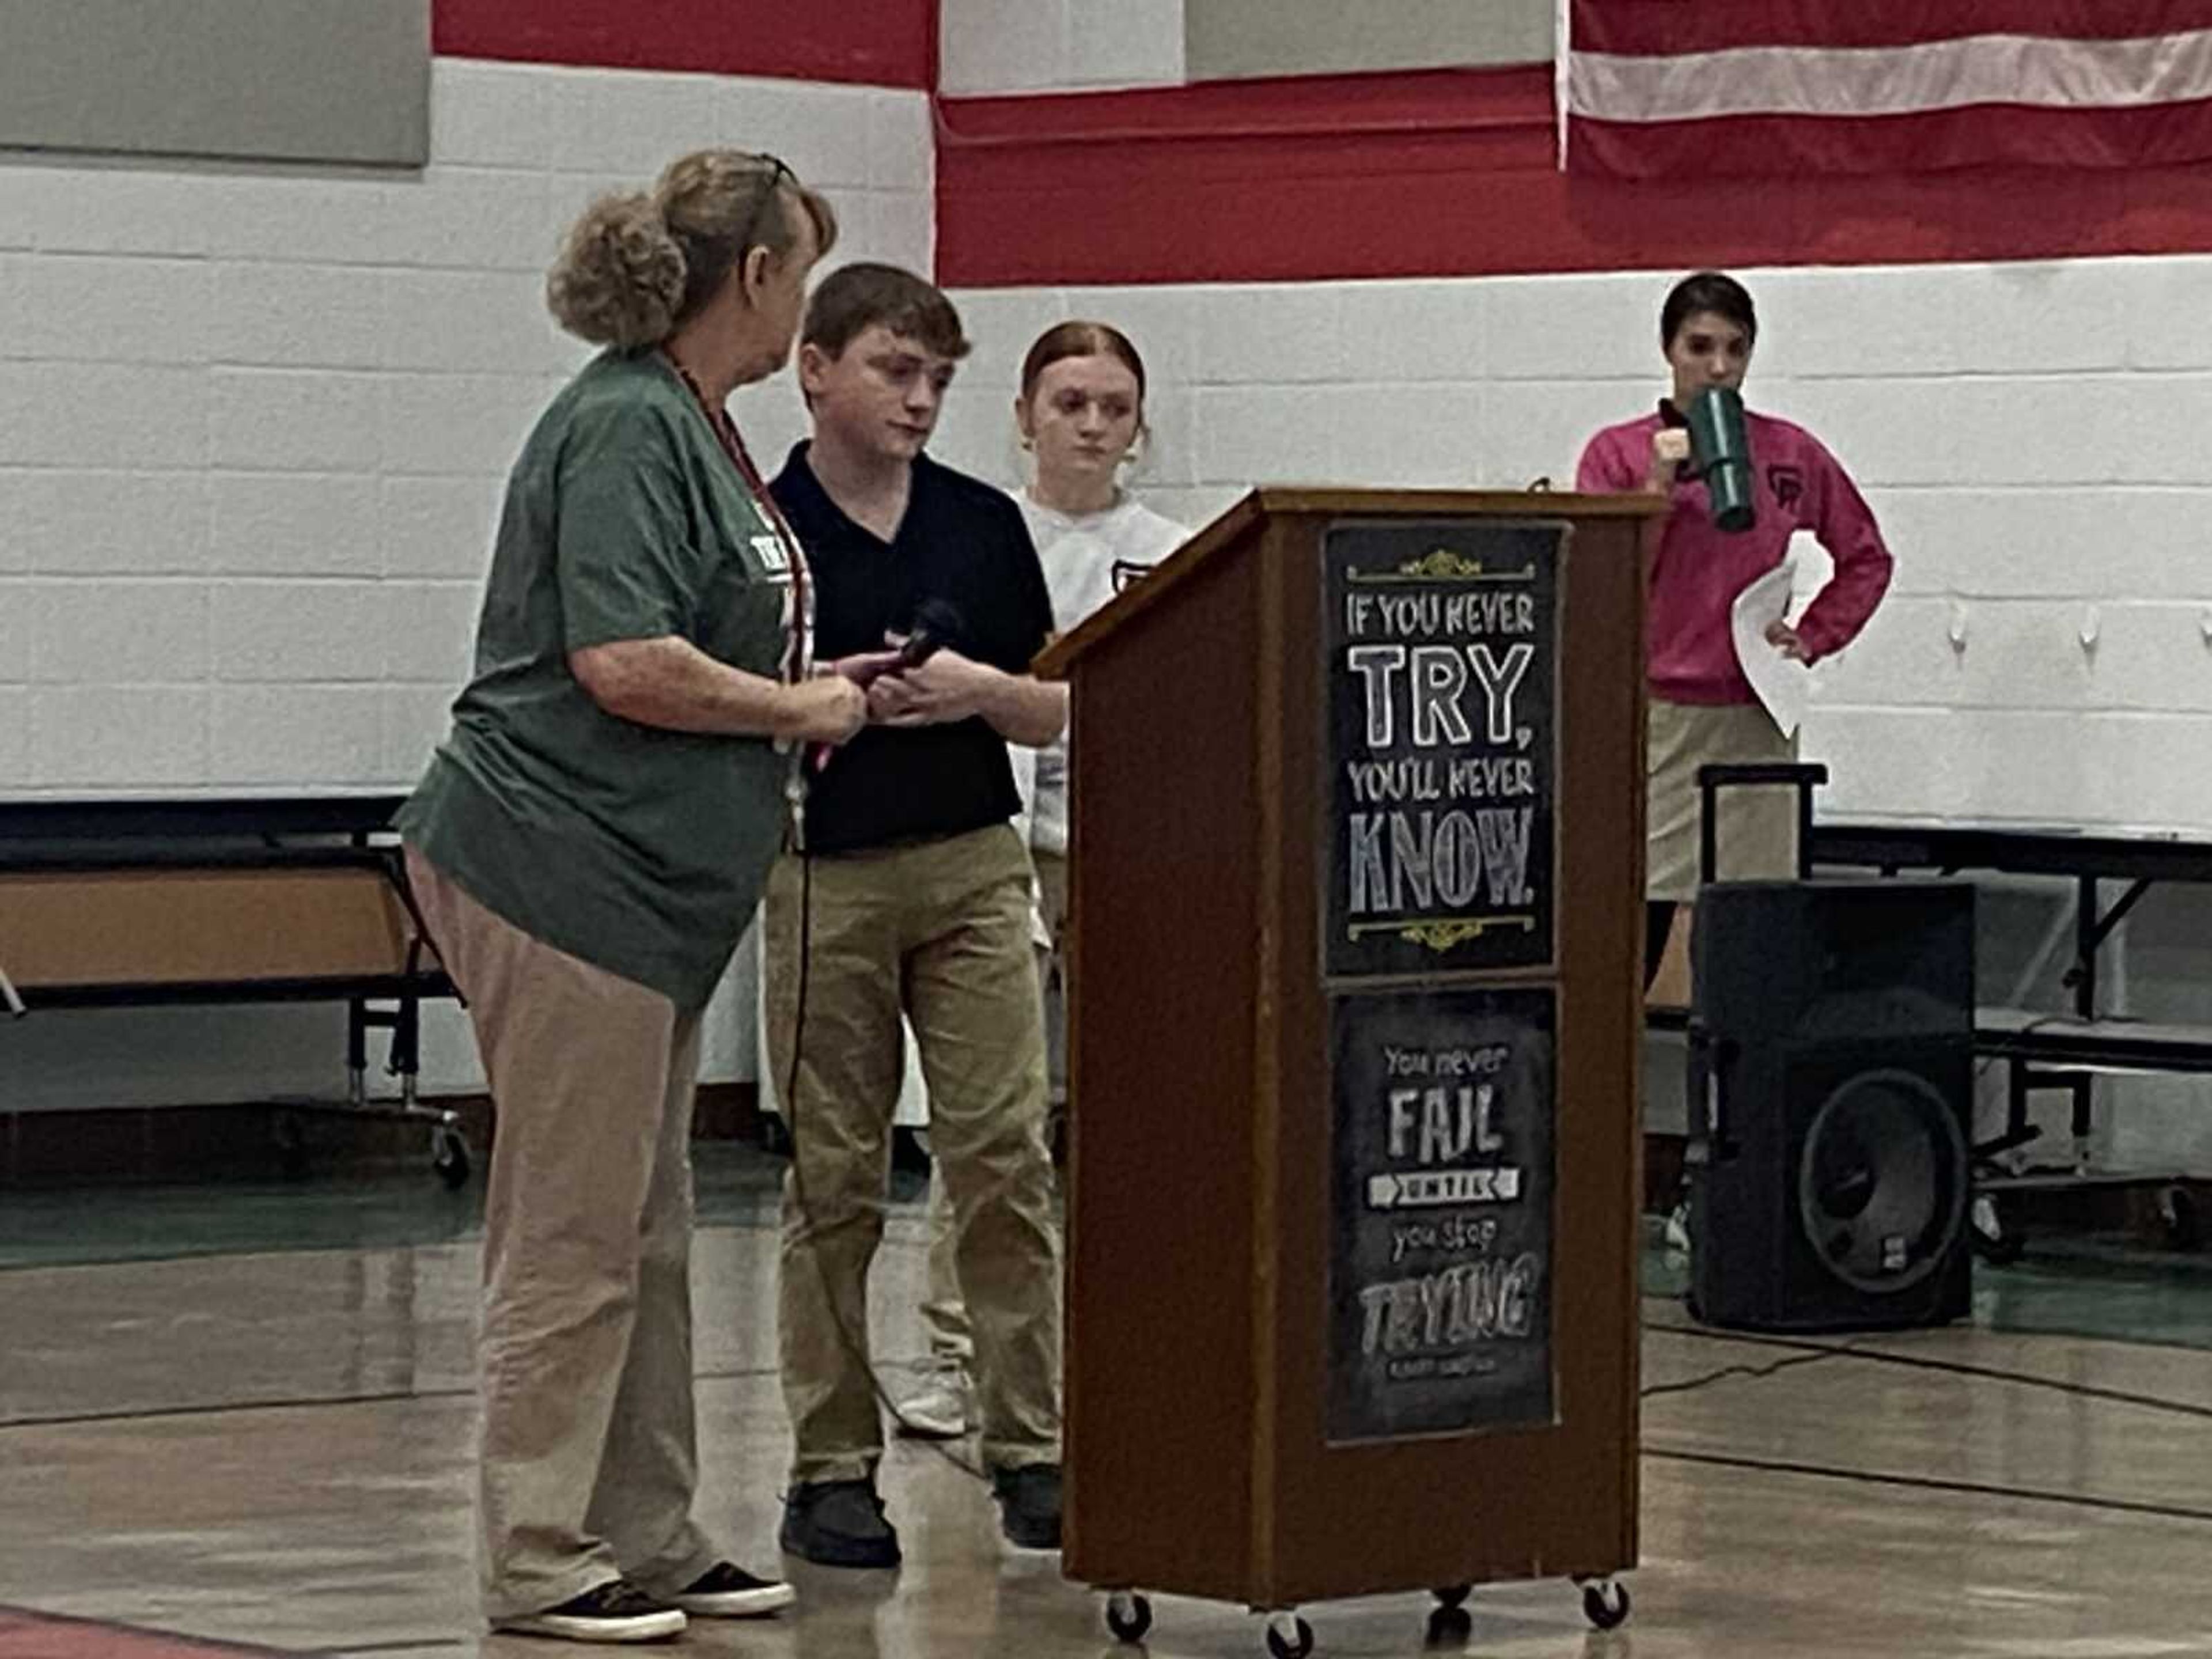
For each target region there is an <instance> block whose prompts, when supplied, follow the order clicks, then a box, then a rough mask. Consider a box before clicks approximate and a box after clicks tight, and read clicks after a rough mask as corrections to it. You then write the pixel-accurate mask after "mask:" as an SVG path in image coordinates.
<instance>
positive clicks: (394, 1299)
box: [0, 1219, 2212, 1659]
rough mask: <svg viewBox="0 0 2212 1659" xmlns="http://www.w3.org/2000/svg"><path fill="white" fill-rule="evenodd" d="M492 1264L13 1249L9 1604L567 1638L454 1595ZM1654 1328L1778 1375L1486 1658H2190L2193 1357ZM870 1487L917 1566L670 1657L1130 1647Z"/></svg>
mask: <svg viewBox="0 0 2212 1659" xmlns="http://www.w3.org/2000/svg"><path fill="white" fill-rule="evenodd" d="M698 1255H699V1259H698V1273H697V1287H698V1303H699V1308H700V1323H701V1340H700V1344H699V1352H700V1365H701V1368H702V1376H701V1380H700V1383H699V1399H700V1405H701V1415H702V1439H703V1446H704V1452H705V1462H706V1467H707V1470H708V1478H707V1486H706V1492H705V1495H704V1514H705V1515H706V1516H708V1517H709V1518H710V1520H711V1522H713V1523H714V1524H715V1525H718V1526H720V1528H723V1530H724V1532H725V1534H726V1538H727V1540H728V1541H729V1542H730V1543H731V1544H732V1546H733V1547H735V1548H736V1550H737V1551H738V1553H739V1554H740V1555H741V1557H743V1558H744V1559H750V1560H752V1561H754V1562H756V1563H764V1562H768V1561H769V1560H771V1559H772V1554H771V1552H772V1549H773V1540H774V1534H775V1516H776V1510H777V1503H778V1492H779V1487H780V1485H781V1478H782V1471H783V1462H784V1457H785V1455H786V1450H787V1440H786V1434H785V1427H784V1421H783V1415H782V1408H781V1401H780V1400H779V1397H778V1395H777V1392H776V1388H775V1378H774V1376H773V1375H772V1374H771V1373H769V1371H767V1370H763V1366H765V1365H766V1364H768V1363H769V1361H770V1359H771V1357H772V1355H773V1353H774V1347H773V1344H772V1341H771V1328H772V1318H773V1313H772V1304H771V1302H770V1298H769V1288H770V1285H771V1282H772V1280H771V1274H772V1270H773V1267H772V1243H771V1237H770V1235H769V1233H768V1232H767V1231H765V1230H764V1229H763V1227H761V1226H759V1225H756V1224H741V1225H722V1226H718V1227H714V1228H711V1229H709V1230H708V1231H706V1232H704V1233H703V1234H702V1237H701V1243H700V1249H699V1253H698ZM919 1266H920V1258H919V1246H918V1243H917V1241H916V1238H915V1232H914V1228H913V1224H912V1222H911V1221H910V1220H904V1219H902V1222H901V1223H900V1224H899V1225H898V1227H897V1229H896V1233H895V1238H894V1242H893V1244H892V1245H891V1247H890V1249H889V1250H888V1251H887V1254H886V1257H885V1261H884V1269H883V1273H882V1276H881V1278H880V1279H879V1289H878V1310H879V1312H878V1322H879V1326H880V1329H879V1333H878V1352H880V1353H882V1354H884V1355H886V1356H888V1357H890V1358H893V1359H900V1358H904V1359H908V1360H910V1359H911V1358H912V1357H913V1356H915V1354H916V1353H917V1352H918V1351H919V1346H920V1342H919V1337H918V1335H917V1333H916V1330H915V1324H914V1321H913V1319H912V1316H911V1314H910V1312H909V1311H908V1310H910V1308H911V1306H912V1302H913V1297H914V1292H915V1288H916V1285H917V1282H918V1279H919ZM476 1275H477V1252H476V1248H475V1246H474V1244H473V1243H470V1242H466V1241H464V1242H459V1243H453V1242H447V1243H435V1244H428V1245H422V1246H418V1247H398V1248H379V1249H313V1250H309V1249H301V1250H284V1251H270V1252H263V1253H258V1254H244V1255H207V1256H199V1257H195V1258H187V1259H180V1260H169V1261H137V1262H123V1263H118V1264H112V1265H89V1266H76V1267H18V1268H15V1269H13V1270H10V1271H6V1272H0V1605H8V1604H12V1605H15V1606H19V1607H32V1608H37V1609H42V1610H45V1611H46V1612H50V1613H64V1614H71V1615H76V1616H79V1617H82V1618H89V1619H95V1620H116V1621H121V1622H126V1623H130V1624H133V1625H138V1626H152V1627H155V1628H159V1629H163V1630H168V1631H176V1632H188V1633H191V1634H193V1635H197V1636H202V1637H208V1638H222V1639H226V1640H230V1641H236V1642H246V1643H254V1644H265V1645H266V1646H269V1647H272V1648H276V1649H279V1650H290V1651H320V1652H328V1653H362V1654H376V1655H380V1656H399V1659H407V1656H417V1655H419V1656H421V1659H455V1656H461V1655H470V1654H482V1655H485V1656H493V1655H497V1656H513V1659H526V1656H532V1655H538V1656H544V1655H549V1654H552V1653H556V1652H561V1651H576V1650H572V1649H564V1648H562V1647H559V1646H549V1645H548V1644H543V1643H535V1642H528V1641H522V1640H518V1639H515V1638H491V1637H489V1636H485V1635H483V1633H482V1632H481V1628H480V1626H479V1625H478V1623H477V1618H476V1613H475V1606H474V1599H473V1579H472V1569H471V1559H470V1539H471V1528H470V1516H469V1502H470V1492H471V1486H470V1474H469V1464H468V1456H469V1444H470V1439H471V1417H472V1402H471V1397H470V1394H469V1377H470V1363H471V1358H470V1320H471V1309H472V1306H473V1303H474V1294H475V1281H476ZM1646 1316H1647V1320H1648V1321H1649V1322H1650V1323H1651V1324H1652V1325H1653V1326H1654V1327H1655V1328H1653V1329H1652V1330H1651V1331H1650V1334H1648V1335H1647V1337H1646V1340H1645V1344H1644V1356H1645V1368H1646V1374H1645V1382H1646V1384H1647V1386H1651V1385H1658V1386H1661V1387H1663V1386H1664V1385H1667V1384H1670V1383H1680V1382H1683V1381H1686V1380H1689V1379H1694V1378H1697V1377H1699V1376H1705V1375H1708V1374H1710V1373H1712V1372H1714V1371H1717V1370H1722V1369H1723V1368H1725V1367H1729V1366H1735V1365H1742V1366H1747V1367H1760V1366H1766V1365H1771V1364H1774V1363H1775V1362H1777V1361H1778V1360H1794V1361H1796V1362H1799V1363H1793V1364H1791V1365H1790V1367H1789V1368H1788V1369H1785V1370H1780V1371H1778V1372H1777V1373H1775V1374H1773V1375H1771V1376H1765V1377H1750V1376H1728V1377H1725V1378H1723V1379H1722V1380H1719V1381H1717V1382H1713V1383H1711V1384H1709V1385H1708V1386H1705V1387H1703V1388H1699V1389H1695V1390H1693V1391H1690V1392H1685V1393H1660V1394H1656V1395H1653V1396H1652V1397H1650V1399H1649V1400H1648V1401H1647V1403H1646V1411H1645V1419H1644V1429H1645V1439H1646V1451H1647V1461H1646V1462H1645V1465H1644V1561H1643V1565H1642V1567H1641V1570H1640V1571H1638V1572H1637V1573H1636V1574H1635V1575H1634V1576H1633V1577H1632V1578H1631V1579H1630V1580H1629V1581H1628V1583H1630V1586H1631V1588H1632V1592H1633V1595H1634V1597H1635V1612H1634V1615H1633V1617H1632V1620H1631V1622H1630V1623H1629V1625H1628V1626H1627V1627H1626V1629H1624V1630H1622V1631H1620V1632H1616V1633H1613V1634H1612V1635H1598V1634H1596V1633H1594V1632H1591V1631H1590V1630H1589V1627H1588V1626H1586V1625H1585V1624H1584V1622H1583V1617H1582V1613H1581V1607H1580V1601H1579V1598H1578V1597H1577V1595H1576V1594H1575V1593H1574V1592H1573V1591H1572V1589H1571V1588H1570V1587H1568V1586H1566V1585H1565V1584H1557V1583H1552V1584H1531V1585H1520V1586H1513V1587H1510V1588H1503V1589H1486V1590H1485V1591H1482V1592H1480V1594H1479V1595H1478V1596H1477V1597H1476V1600H1475V1602H1474V1614H1475V1619H1474V1636H1473V1638H1472V1640H1471V1642H1470V1644H1469V1647H1470V1650H1472V1651H1475V1652H1479V1653H1482V1654H1487V1655H1496V1656H1500V1659H1506V1656H1515V1659H1521V1656H1525V1659H1540V1656H1541V1659H1565V1656H1571V1655H1605V1656H1623V1659H1626V1656H1630V1655H1635V1656H1640V1659H1670V1656H1684V1659H1688V1656H1695V1659H1736V1656H1743V1659H1751V1656H1757V1659H1776V1656H1781V1655H1788V1656H1790V1659H1843V1656H1861V1655H1864V1656H1875V1655H1880V1656H1884V1659H1889V1656H1906V1655H1909V1656H1914V1659H1936V1656H1943V1655H1958V1656H1974V1659H1996V1656H2015V1655H2016V1656H2021V1659H2129V1656H2137V1655H2141V1656H2153V1655H2158V1656H2166V1655H2184V1654H2190V1655H2212V1577H2208V1573H2207V1571H2206V1569H2207V1568H2208V1566H2212V1420H2208V1417H2212V1354H2207V1353H2205V1352H2199V1351H2195V1350H2189V1349H2179V1348H2160V1347H2155V1346H2136V1345H2131V1344H2128V1343H2124V1342H2116V1341H2111V1340H2079V1339H2073V1338H2066V1337H2058V1336H2051V1335H2012V1334H1997V1333H1993V1332H1990V1331H1987V1330H1979V1329H1971V1328H1961V1329H1959V1330H1955V1331H1949V1332H1942V1333H1932V1334H1913V1335H1907V1336H1893V1337H1885V1338H1880V1339H1873V1340H1865V1339H1863V1340H1861V1342H1860V1344H1859V1345H1858V1346H1859V1347H1860V1348H1861V1349H1862V1350H1863V1351H1865V1352H1866V1353H1870V1354H1879V1355H1885V1356H1893V1357H1899V1358H1904V1359H1905V1360H1910V1361H1915V1362H1935V1363H1934V1364H1897V1363H1890V1362H1888V1361H1886V1360H1882V1359H1877V1358H1869V1357H1865V1355H1864V1354H1858V1355H1851V1356H1825V1357H1824V1356H1809V1357H1808V1356H1807V1355H1805V1354H1804V1353H1803V1352H1802V1350H1800V1349H1793V1348H1790V1347H1784V1346H1766V1345H1759V1344H1750V1343H1743V1342H1738V1341H1723V1340H1712V1339H1711V1337H1709V1336H1707V1335H1705V1334H1699V1333H1691V1332H1685V1331H1681V1330H1677V1329H1671V1328H1668V1327H1679V1326H1680V1325H1682V1324H1683V1323H1684V1322H1683V1319H1682V1316H1681V1314H1680V1310H1679V1309H1678V1308H1677V1307H1675V1306H1674V1304H1671V1303H1668V1302H1665V1301H1662V1300H1656V1299H1655V1300H1653V1301H1650V1302H1648V1303H1647V1304H1646ZM1944 1366H1965V1367H1972V1368H1982V1369H1984V1370H1998V1371H2011V1372H2018V1373H2021V1374H2022V1375H2023V1376H2027V1377H2030V1378H2034V1379H2040V1380H2041V1383H2047V1384H2063V1385H2068V1386H2069V1387H2073V1388H2077V1389H2078V1388H2087V1389H2097V1390H2104V1391H2106V1392H2107V1393H2108V1394H2110V1395H2140V1396H2147V1397H2150V1400H2151V1401H2169V1402H2173V1403H2175V1404H2178V1405H2179V1406H2183V1407H2193V1408H2195V1409H2196V1410H2197V1412H2199V1413H2205V1414H2206V1415H2197V1416H2191V1415H2188V1414H2185V1413H2182V1412H2177V1411H2173V1410H2168V1409H2162V1408H2160V1407H2158V1406H2157V1405H2156V1404H2154V1403H2146V1402H2145V1401H2140V1400H2130V1399H2124V1398H2112V1397H2094V1396H2092V1395H2083V1394H2081V1393H2078V1392H2077V1393H2069V1392H2065V1391H2063V1390H2062V1389H2060V1388H2058V1387H2052V1386H2040V1385H2039V1384H2037V1383H2023V1382H2020V1381H2014V1380H2008V1379H2006V1378H2002V1377H1996V1376H1980V1375H1973V1374H1968V1373H1966V1372H1962V1371H1960V1370H1949V1369H1942V1368H1941V1367H1944ZM890 1381H891V1383H892V1385H893V1386H894V1387H895V1388H896V1387H897V1386H899V1385H900V1383H902V1381H903V1379H902V1377H900V1376H897V1375H896V1374H895V1373H894V1374H893V1375H892V1376H891V1377H890ZM1754 1465H1767V1466H1771V1467H1754ZM887 1488H888V1495H889V1497H890V1502H891V1504H892V1506H893V1512H894V1516H895V1518H896V1519H897V1520H898V1521H899V1522H900V1523H901V1524H902V1529H903V1531H904V1534H905V1537H906V1540H907V1544H908V1565H907V1567H906V1570H905V1571H904V1572H903V1573H902V1575H900V1576H898V1577H890V1576H887V1575H849V1574H848V1575H836V1574H823V1573H820V1572H802V1574H801V1575H800V1580H799V1582H800V1584H801V1590H802V1596H803V1600H802V1602H801V1605H800V1607H799V1610H798V1611H797V1612H796V1613H795V1614H793V1615H792V1616H788V1617H787V1618H786V1619H784V1620H781V1621H778V1622H776V1623H774V1624H771V1625H765V1626H763V1625H748V1626H708V1625H695V1626H694V1634H693V1635H691V1636H690V1638H687V1640H686V1643H685V1644H684V1650H687V1651H696V1652H701V1653H731V1654H747V1655H756V1656H761V1659H878V1656H881V1659H956V1656H957V1659H1062V1656H1074V1655H1082V1656H1085V1659H1097V1656H1103V1655H1104V1654H1106V1653H1109V1652H1110V1651H1113V1650H1114V1649H1113V1646H1112V1644H1111V1642H1110V1640H1109V1638H1108V1637H1107V1636H1106V1634H1105V1632H1103V1629H1102V1628H1101V1626H1100V1622H1099V1612H1098V1602H1097V1599H1096V1598H1094V1597H1092V1596H1091V1595H1088V1594H1086V1593H1085V1591H1084V1590H1083V1589H1079V1588H1078V1587H1075V1586H1073V1585H1069V1584H1066V1583H1063V1582H1061V1581H1060V1577H1059V1575H1058V1571H1057V1567H1056V1563H1054V1561H1052V1560H1051V1559H1047V1558H1037V1557H1018V1556H1015V1555H1012V1554H1010V1553H1005V1552H1003V1551H1002V1550H1001V1548H1000V1544H999V1542H998V1538H997V1533H996V1529H995V1527H994V1516H993V1512H992V1510H991V1508H990V1505H989V1503H988V1501H987V1498H986V1496H985V1494H984V1493H983V1492H982V1491H981V1489H980V1488H978V1487H976V1486H974V1485H973V1484H971V1483H970V1482H969V1480H967V1479H966V1478H965V1477H964V1476H963V1475H962V1474H959V1473H957V1472H956V1471H955V1470H953V1469H952V1468H950V1467H948V1466H947V1465H946V1464H945V1462H942V1461H941V1460H940V1459H939V1458H938V1457H936V1456H934V1455H932V1454H931V1453H929V1452H927V1451H926V1450H923V1449H918V1448H904V1449H900V1450H899V1451H897V1452H896V1453H895V1454H894V1455H893V1457H892V1459H891V1461H890V1463H889V1465H888V1466H887ZM2172 1511H2195V1512H2197V1513H2196V1514H2194V1515H2185V1514H2176V1513H2172ZM1155 1611H1156V1615H1157V1624H1156V1626H1155V1627H1154V1630H1153V1632H1152V1637H1151V1638H1150V1648H1149V1650H1150V1652H1151V1653H1152V1654H1153V1655H1155V1656H1158V1659H1182V1656H1191V1659H1196V1656H1213V1655H1239V1656H1242V1655H1257V1654H1259V1653H1261V1651H1262V1647H1261V1631H1260V1627H1259V1626H1258V1624H1257V1623H1256V1621H1255V1620H1252V1619H1250V1618H1249V1617H1248V1616H1247V1615H1245V1614H1244V1613H1242V1612H1241V1611H1240V1610H1238V1609H1234V1608H1225V1607H1218V1606H1207V1605H1204V1604H1200V1603H1195V1602H1188V1601H1176V1600H1173V1599H1170V1598H1164V1597H1163V1598H1158V1601H1156V1605H1155ZM1306 1611H1307V1616H1308V1617H1309V1618H1310V1620H1312V1622H1313V1624H1314V1626H1316V1631H1317V1632H1318V1635H1319V1648H1318V1652H1319V1653H1321V1654H1322V1655H1345V1656H1352V1655H1374V1656H1383V1655H1413V1654H1416V1653H1419V1652H1421V1651H1423V1650H1424V1647H1423V1642H1424V1623H1425V1617H1426V1613H1427V1609H1426V1607H1425V1604H1424V1603H1423V1602H1422V1601H1420V1600H1419V1599H1418V1598H1413V1597H1394V1598H1389V1599H1387V1600H1378V1601H1363V1602H1357V1603H1349V1604H1336V1605H1331V1606H1326V1607H1317V1608H1310V1609H1307V1610H1306ZM115 1650H116V1651H118V1652H119V1651H121V1647H120V1644H119V1638H118V1647H117V1648H116V1649H115ZM70 1651H71V1652H73V1653H96V1652H98V1651H99V1649H97V1648H96V1647H94V1648H88V1647H82V1646H80V1647H78V1648H74V1649H71V1650H70Z"/></svg>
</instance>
